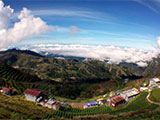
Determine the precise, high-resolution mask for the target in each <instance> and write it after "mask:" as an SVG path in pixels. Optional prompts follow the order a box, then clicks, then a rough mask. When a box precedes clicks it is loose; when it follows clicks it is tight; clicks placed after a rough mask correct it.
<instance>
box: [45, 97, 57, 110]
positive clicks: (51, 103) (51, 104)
mask: <svg viewBox="0 0 160 120" xmlns="http://www.w3.org/2000/svg"><path fill="white" fill-rule="evenodd" d="M45 106H46V107H48V108H52V109H54V110H59V108H60V102H58V101H56V100H54V99H52V98H50V99H49V100H48V101H47V102H46V103H45Z"/></svg>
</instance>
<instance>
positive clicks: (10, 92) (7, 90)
mask: <svg viewBox="0 0 160 120" xmlns="http://www.w3.org/2000/svg"><path fill="white" fill-rule="evenodd" d="M2 92H3V93H4V94H6V95H10V96H11V95H12V89H11V88H6V87H4V88H2Z"/></svg>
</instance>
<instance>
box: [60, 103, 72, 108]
mask: <svg viewBox="0 0 160 120" xmlns="http://www.w3.org/2000/svg"><path fill="white" fill-rule="evenodd" d="M61 106H62V107H71V106H70V105H69V104H68V103H66V102H61Z"/></svg>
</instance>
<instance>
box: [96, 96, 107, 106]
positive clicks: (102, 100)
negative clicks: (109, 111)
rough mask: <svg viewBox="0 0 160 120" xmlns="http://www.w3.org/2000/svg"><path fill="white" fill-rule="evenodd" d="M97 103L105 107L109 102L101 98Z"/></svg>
mask: <svg viewBox="0 0 160 120" xmlns="http://www.w3.org/2000/svg"><path fill="white" fill-rule="evenodd" d="M97 102H98V104H99V105H103V104H106V102H107V101H106V99H104V98H100V99H98V100H97Z"/></svg>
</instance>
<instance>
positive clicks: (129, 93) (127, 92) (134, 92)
mask: <svg viewBox="0 0 160 120" xmlns="http://www.w3.org/2000/svg"><path fill="white" fill-rule="evenodd" d="M139 93H140V92H139V90H138V89H136V88H132V89H129V90H125V91H123V92H121V94H123V95H127V96H128V97H130V96H134V95H137V94H139Z"/></svg>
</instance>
